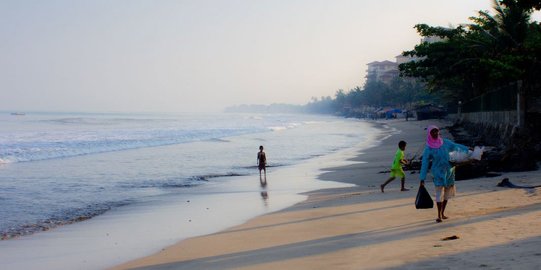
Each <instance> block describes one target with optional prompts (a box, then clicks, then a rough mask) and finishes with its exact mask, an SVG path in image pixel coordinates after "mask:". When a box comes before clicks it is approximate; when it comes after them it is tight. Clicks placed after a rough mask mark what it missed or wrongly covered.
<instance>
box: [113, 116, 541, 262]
mask: <svg viewBox="0 0 541 270" xmlns="http://www.w3.org/2000/svg"><path fill="white" fill-rule="evenodd" d="M432 122H434V121H432ZM432 122H431V121H409V122H405V121H403V120H392V121H388V122H384V123H383V124H385V125H389V126H390V127H392V128H395V129H396V130H397V131H398V132H394V133H392V134H390V135H391V136H390V137H388V138H386V139H384V140H383V141H382V142H381V143H380V144H378V145H377V146H376V147H371V148H368V149H363V150H362V151H360V152H359V151H358V152H357V154H356V155H354V156H353V157H348V159H347V162H349V164H346V165H343V164H342V165H338V166H333V164H321V165H320V169H321V173H320V174H319V176H318V178H319V179H320V180H328V181H334V182H343V183H349V184H354V186H349V187H341V188H332V189H319V190H316V191H312V192H308V193H307V195H308V198H307V199H306V200H305V201H303V202H300V203H297V204H295V205H294V206H292V207H288V208H286V209H284V210H280V211H277V212H273V213H269V214H265V215H263V216H259V217H256V218H254V219H251V220H249V221H248V222H246V223H244V224H241V225H238V226H235V227H232V228H229V229H227V230H224V231H221V232H218V233H214V234H210V235H206V236H200V237H194V238H190V239H186V240H184V241H181V242H179V243H177V244H175V245H173V246H170V247H167V248H165V249H163V250H162V251H161V252H158V253H156V254H154V255H151V256H148V257H144V258H141V259H138V260H135V261H131V262H127V263H125V264H121V265H119V266H116V267H114V268H112V269H196V268H204V269H227V268H235V269H276V268H280V269H330V268H333V269H335V268H337V269H358V268H363V269H395V268H396V269H418V268H437V267H441V266H443V265H444V266H445V267H448V268H449V269H468V268H478V267H488V269H491V268H504V269H535V267H538V264H537V261H538V260H539V258H540V257H541V254H540V253H539V252H538V251H537V249H536V247H538V246H539V244H540V243H541V232H539V231H538V230H537V229H536V228H538V227H539V226H540V225H541V199H540V197H539V195H538V192H539V188H537V189H527V190H526V189H509V188H500V187H497V186H496V184H497V182H498V181H500V180H501V178H504V177H506V178H509V179H511V181H514V182H517V183H519V184H523V185H538V184H540V180H538V179H541V177H540V176H541V172H540V171H532V172H513V173H502V175H501V176H500V177H494V178H477V179H472V180H466V181H459V182H457V188H458V194H457V197H456V198H453V200H451V201H450V203H449V206H448V211H447V213H448V215H449V216H450V219H449V220H446V221H444V222H443V223H441V224H436V223H435V222H434V219H435V217H436V210H434V209H427V210H416V209H415V208H414V205H413V201H414V197H415V194H416V189H417V187H418V175H417V174H411V172H406V173H407V174H406V187H408V188H410V191H406V192H400V191H399V180H395V181H394V182H392V183H391V184H389V186H388V187H387V189H386V192H385V193H381V192H380V190H379V184H381V183H382V182H383V181H384V180H385V179H386V178H387V177H388V173H387V172H386V171H387V170H388V167H389V166H390V163H391V159H392V156H393V153H394V151H396V143H397V142H398V141H399V140H406V141H407V142H408V147H407V149H406V153H407V154H409V156H410V157H411V155H418V154H419V151H420V150H419V149H422V147H423V146H424V138H425V136H426V133H425V132H426V131H425V130H424V128H425V127H426V125H427V124H428V123H432ZM380 124H381V123H380ZM439 124H443V125H445V124H446V123H445V122H439ZM443 136H444V137H449V136H450V135H449V134H448V133H447V134H446V133H445V132H444V134H443ZM407 157H408V155H407ZM427 187H428V188H429V191H430V192H431V193H433V185H432V184H431V183H428V184H427ZM446 237H450V238H451V239H452V240H449V241H443V240H442V239H445V238H446ZM455 237H456V238H455ZM509 254H511V256H510V255H509ZM518 255H520V260H517V259H515V258H514V257H516V256H518Z"/></svg>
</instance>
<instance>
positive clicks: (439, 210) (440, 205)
mask: <svg viewBox="0 0 541 270" xmlns="http://www.w3.org/2000/svg"><path fill="white" fill-rule="evenodd" d="M436 205H437V206H438V219H436V222H441V208H442V203H441V202H436Z"/></svg>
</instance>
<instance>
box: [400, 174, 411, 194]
mask: <svg viewBox="0 0 541 270" xmlns="http://www.w3.org/2000/svg"><path fill="white" fill-rule="evenodd" d="M405 184H406V178H404V177H402V179H400V185H401V188H400V191H408V190H409V189H407V188H406V187H405Z"/></svg>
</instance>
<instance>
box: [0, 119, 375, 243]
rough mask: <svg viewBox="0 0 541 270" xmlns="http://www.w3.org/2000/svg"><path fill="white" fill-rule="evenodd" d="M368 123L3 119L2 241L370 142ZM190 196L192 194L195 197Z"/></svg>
mask: <svg viewBox="0 0 541 270" xmlns="http://www.w3.org/2000/svg"><path fill="white" fill-rule="evenodd" d="M378 132H379V131H378V130H377V129H376V128H374V127H373V126H372V125H371V124H369V123H366V122H362V121H358V120H354V119H343V118H337V117H330V116H318V115H302V114H298V115H294V114H265V115H263V114H222V113H215V114H114V113H108V114H91V113H86V114H82V113H27V114H26V115H10V114H9V113H3V114H0V237H1V238H2V239H3V240H4V241H14V239H16V238H18V237H19V236H22V235H32V234H35V233H39V232H40V231H47V230H51V229H54V228H56V227H58V226H62V225H66V224H71V223H76V222H81V221H84V220H87V219H89V218H92V217H95V216H99V215H102V214H104V213H107V212H108V211H110V210H112V209H122V208H124V207H130V206H132V205H137V204H141V203H144V202H150V201H153V200H156V198H160V197H164V196H176V197H182V196H183V194H189V193H190V191H191V190H192V189H193V188H194V187H201V186H205V185H212V184H213V183H215V182H216V181H227V180H224V179H227V178H228V177H236V176H245V175H257V174H258V171H257V167H256V164H257V163H256V162H257V161H256V156H257V151H258V147H259V145H263V146H264V147H265V152H266V155H267V160H268V165H269V168H268V173H272V171H273V170H277V169H279V168H280V167H286V166H290V165H295V164H299V163H302V162H303V161H304V160H307V159H312V158H314V157H318V156H323V155H327V154H330V153H333V152H336V151H339V150H341V149H345V148H349V147H352V146H353V145H356V144H358V143H359V142H366V141H370V140H374V136H376V134H377V133H378ZM192 195H193V194H192Z"/></svg>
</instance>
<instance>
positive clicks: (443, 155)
mask: <svg viewBox="0 0 541 270" xmlns="http://www.w3.org/2000/svg"><path fill="white" fill-rule="evenodd" d="M427 130H428V132H427V137H426V146H425V149H424V151H423V158H422V165H421V172H420V174H419V180H420V181H421V182H420V185H421V186H423V185H424V184H425V180H426V175H427V172H428V164H429V163H430V162H431V161H432V167H431V169H430V171H431V172H432V177H433V181H434V187H435V190H436V205H437V207H438V218H437V219H436V222H442V220H443V219H447V218H448V217H447V216H446V215H445V208H446V207H447V201H448V200H449V199H450V198H451V197H453V196H455V193H456V188H455V167H453V166H451V163H449V153H450V152H452V151H465V152H467V151H468V147H466V146H464V145H461V144H458V143H454V142H452V141H450V140H447V139H442V138H441V136H440V130H439V129H438V127H436V126H433V125H431V126H428V128H427Z"/></svg>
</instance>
